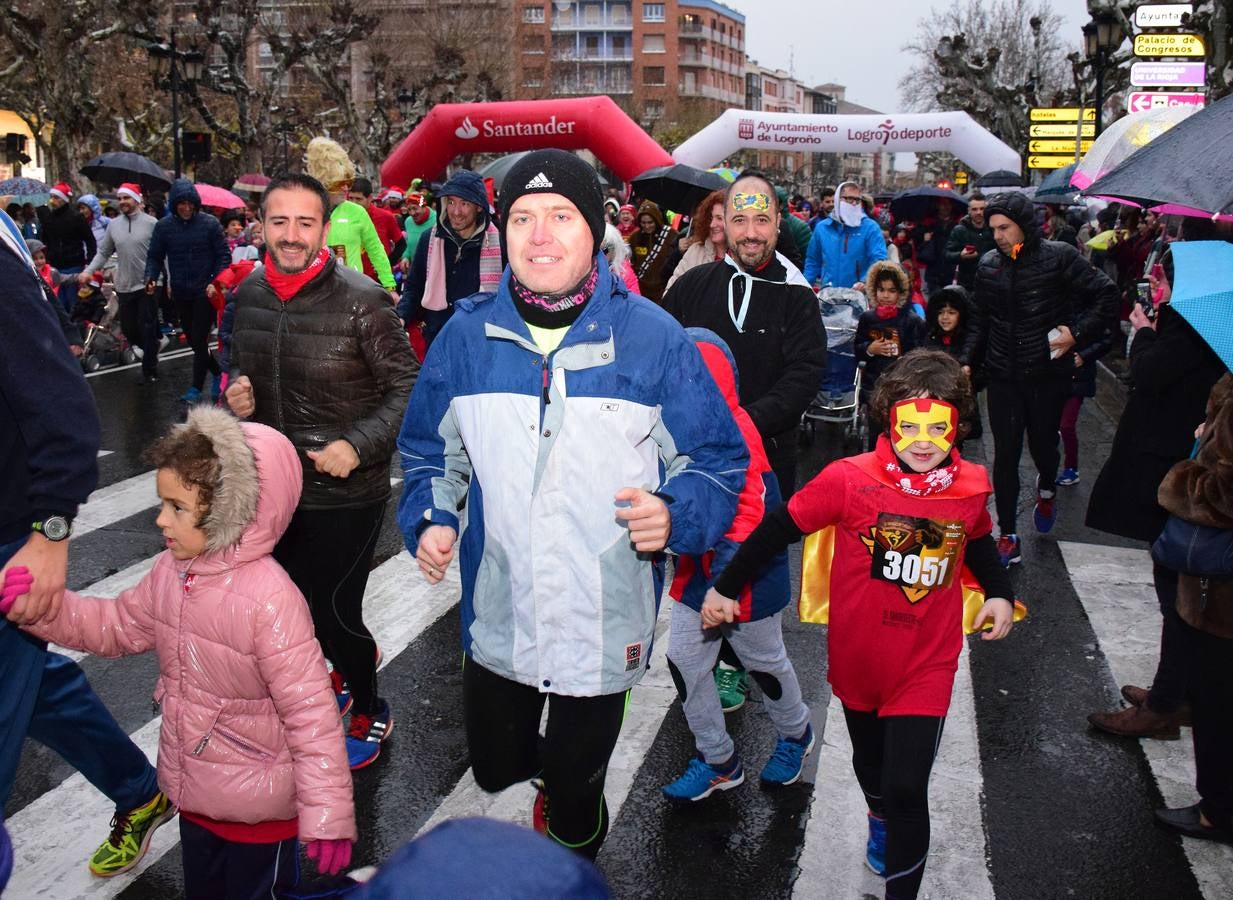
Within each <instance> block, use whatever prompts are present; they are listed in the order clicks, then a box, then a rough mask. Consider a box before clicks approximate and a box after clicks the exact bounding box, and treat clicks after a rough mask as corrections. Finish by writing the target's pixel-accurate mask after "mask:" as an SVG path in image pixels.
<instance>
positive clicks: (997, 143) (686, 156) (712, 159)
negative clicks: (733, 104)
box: [672, 109, 1021, 173]
mask: <svg viewBox="0 0 1233 900" xmlns="http://www.w3.org/2000/svg"><path fill="white" fill-rule="evenodd" d="M746 148H749V149H756V150H784V151H789V152H792V151H797V152H799V151H804V152H806V153H877V152H879V151H886V152H892V153H900V152H919V151H922V150H946V151H949V152H950V153H953V154H954V155H955V156H957V157H959V158H960V159H962V160H963V161H964V162H965V163H966V164H967V165H968V166H970V167H971V168H972V169H973V170H975V171H976V172H977V173H981V172H992V171H994V170H995V169H1009V170H1010V171H1012V172H1018V171H1019V170H1020V165H1021V161H1020V159H1019V154H1018V153H1016V152H1015V151H1014V150H1012V149H1011V148H1010V147H1009V146H1007V145H1006V144H1004V143H1003V142H1002V141H1001V140H999V139H998V138H997V137H995V136H994V135H993V134H991V133H990V132H989V131H987V130H985V129H984V128H982V127H981V126H980V125H978V124H977V123H976V120H975V119H973V118H972V117H971V116H969V115H968V114H967V113H965V112H932V113H895V114H893V115H859V116H840V115H834V116H830V115H820V114H809V113H782V112H752V111H750V110H746V109H729V110H726V111H725V112H724V113H723V114H722V115H721V116H720V117H719V118H718V119H716V120H715V121H714V122H712V123H711V124H710V125H708V126H706V127H705V128H703V129H702V130H701V131H699V132H698V133H697V134H695V135H694V136H693V137H691V138H690V139H689V140H687V141H685V143H683V144H681V146H679V147H677V148H676V150H675V151H674V152H673V154H672V156H673V158H674V159H675V160H676V161H677V162H681V163H686V164H688V165H691V166H696V167H698V168H700V169H705V168H709V167H711V166H714V165H716V164H717V163H719V162H720V161H722V160H723V159H724V158H725V157H727V156H728V155H729V154H731V153H733V152H735V151H737V150H742V149H746Z"/></svg>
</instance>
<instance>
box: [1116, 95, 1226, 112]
mask: <svg viewBox="0 0 1233 900" xmlns="http://www.w3.org/2000/svg"><path fill="white" fill-rule="evenodd" d="M1206 105H1207V101H1206V99H1205V98H1204V96H1203V95H1202V94H1198V93H1191V94H1183V93H1181V92H1180V91H1133V92H1131V94H1130V96H1129V97H1128V98H1127V100H1126V108H1127V109H1128V110H1130V111H1131V112H1132V113H1137V112H1147V110H1149V109H1160V108H1162V107H1166V106H1194V107H1197V108H1199V109H1202V108H1203V107H1204V106H1206Z"/></svg>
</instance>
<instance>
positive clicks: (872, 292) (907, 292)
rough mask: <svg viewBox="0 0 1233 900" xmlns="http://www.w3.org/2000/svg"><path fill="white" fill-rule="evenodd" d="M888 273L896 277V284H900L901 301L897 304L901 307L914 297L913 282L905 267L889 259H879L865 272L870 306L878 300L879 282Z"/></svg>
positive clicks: (866, 294) (866, 292) (866, 291)
mask: <svg viewBox="0 0 1233 900" xmlns="http://www.w3.org/2000/svg"><path fill="white" fill-rule="evenodd" d="M888 275H889V276H891V277H892V278H894V279H895V284H897V285H898V286H899V302H898V303H896V304H895V305H896V306H900V307H901V306H903V305H904V304H905V303H907V302H908V300H910V299H911V298H912V287H911V285H912V283H911V282H910V281H908V273H907V272H905V271H904V270H903V267H902V266H900V265H899V264H898V263H893V262H891V261H890V260H889V259H879V260H878V261H877V262H875V263H874V264H873V265H872V266H870V267H869V271H868V272H867V273H866V274H865V296H867V297H868V298H869V305H870V307H872V306H873V305H874V303H875V302H876V298H877V294H878V282H879V281H881V280H882V279H883V278H885V277H886V276H888Z"/></svg>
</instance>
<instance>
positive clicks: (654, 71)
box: [642, 66, 667, 85]
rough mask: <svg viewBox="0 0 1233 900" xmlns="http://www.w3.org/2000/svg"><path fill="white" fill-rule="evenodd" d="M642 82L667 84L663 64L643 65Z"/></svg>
mask: <svg viewBox="0 0 1233 900" xmlns="http://www.w3.org/2000/svg"><path fill="white" fill-rule="evenodd" d="M642 83H643V84H649V85H661V84H666V83H667V82H665V81H664V67H663V66H643V68H642Z"/></svg>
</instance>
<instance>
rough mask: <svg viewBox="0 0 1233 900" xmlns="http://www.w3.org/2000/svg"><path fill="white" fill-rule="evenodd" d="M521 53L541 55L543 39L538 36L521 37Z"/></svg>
mask: <svg viewBox="0 0 1233 900" xmlns="http://www.w3.org/2000/svg"><path fill="white" fill-rule="evenodd" d="M522 52H523V53H543V52H544V39H543V37H542V36H541V35H538V34H524V35H523V36H522Z"/></svg>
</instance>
